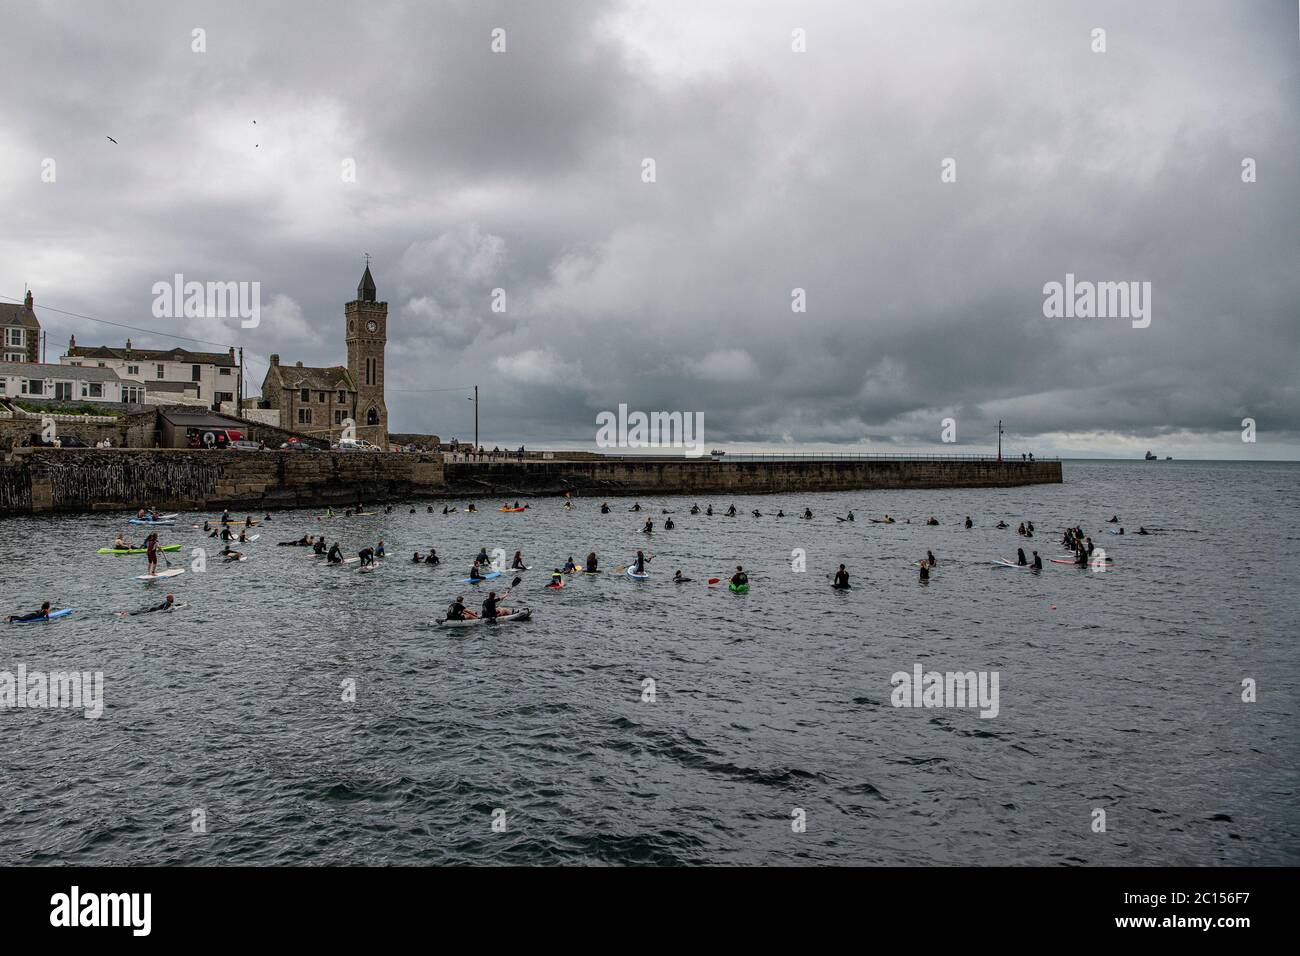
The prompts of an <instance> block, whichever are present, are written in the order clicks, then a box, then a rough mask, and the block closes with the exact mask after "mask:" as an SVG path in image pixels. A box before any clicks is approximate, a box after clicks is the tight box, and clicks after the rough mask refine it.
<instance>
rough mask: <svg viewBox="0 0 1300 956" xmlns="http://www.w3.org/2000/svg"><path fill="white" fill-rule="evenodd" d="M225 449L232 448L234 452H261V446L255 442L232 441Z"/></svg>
mask: <svg viewBox="0 0 1300 956" xmlns="http://www.w3.org/2000/svg"><path fill="white" fill-rule="evenodd" d="M226 447H227V448H233V449H235V451H261V450H262V446H261V445H259V444H258V443H257V442H255V441H243V440H240V441H232V442H231V443H230V444H229V445H227V446H226Z"/></svg>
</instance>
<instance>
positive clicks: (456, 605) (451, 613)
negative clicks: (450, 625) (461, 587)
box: [447, 594, 475, 621]
mask: <svg viewBox="0 0 1300 956" xmlns="http://www.w3.org/2000/svg"><path fill="white" fill-rule="evenodd" d="M474 617H475V615H474V612H472V611H467V610H465V597H464V595H460V594H458V595H456V600H454V601H452V602H451V604H450V605H449V606H448V607H447V620H449V621H470V620H473V619H474Z"/></svg>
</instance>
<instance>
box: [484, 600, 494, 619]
mask: <svg viewBox="0 0 1300 956" xmlns="http://www.w3.org/2000/svg"><path fill="white" fill-rule="evenodd" d="M497 600H498V599H497V598H494V597H490V598H488V599H487V600H485V601H484V602H483V618H484V620H486V621H489V622H492V621H495V620H496V619H497Z"/></svg>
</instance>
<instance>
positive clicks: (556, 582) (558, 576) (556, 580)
mask: <svg viewBox="0 0 1300 956" xmlns="http://www.w3.org/2000/svg"><path fill="white" fill-rule="evenodd" d="M546 586H547V587H548V588H551V589H553V590H558V589H559V588H562V587H564V572H563V571H561V570H560V569H559V568H556V569H555V570H554V571H552V572H551V583H550V584H548V585H546Z"/></svg>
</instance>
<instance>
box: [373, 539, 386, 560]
mask: <svg viewBox="0 0 1300 956" xmlns="http://www.w3.org/2000/svg"><path fill="white" fill-rule="evenodd" d="M383 556H384V539H383V538H380V539H379V543H378V544H377V545H375V557H376V558H382V557H383Z"/></svg>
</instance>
